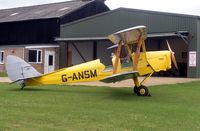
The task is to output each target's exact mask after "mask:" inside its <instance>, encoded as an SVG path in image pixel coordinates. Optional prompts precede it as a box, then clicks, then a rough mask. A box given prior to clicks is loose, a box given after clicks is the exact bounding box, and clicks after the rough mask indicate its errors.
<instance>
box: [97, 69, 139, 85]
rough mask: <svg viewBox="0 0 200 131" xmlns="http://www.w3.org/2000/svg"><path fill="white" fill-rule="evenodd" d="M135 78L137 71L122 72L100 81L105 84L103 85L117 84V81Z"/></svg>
mask: <svg viewBox="0 0 200 131" xmlns="http://www.w3.org/2000/svg"><path fill="white" fill-rule="evenodd" d="M137 76H138V71H131V72H123V73H119V74H114V75H111V76H109V77H106V78H105V79H102V80H100V81H102V82H105V83H111V82H117V81H122V80H126V79H131V78H133V77H137Z"/></svg>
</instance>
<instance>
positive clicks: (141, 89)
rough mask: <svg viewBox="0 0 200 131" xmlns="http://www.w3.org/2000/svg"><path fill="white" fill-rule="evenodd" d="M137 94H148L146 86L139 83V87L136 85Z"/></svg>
mask: <svg viewBox="0 0 200 131" xmlns="http://www.w3.org/2000/svg"><path fill="white" fill-rule="evenodd" d="M137 88H138V89H137V93H136V94H137V95H138V96H150V94H149V90H148V88H147V87H146V86H143V85H141V86H140V87H137Z"/></svg>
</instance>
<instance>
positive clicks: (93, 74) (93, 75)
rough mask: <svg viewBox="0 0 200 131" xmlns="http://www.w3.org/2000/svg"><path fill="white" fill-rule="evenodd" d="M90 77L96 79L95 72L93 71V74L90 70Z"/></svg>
mask: <svg viewBox="0 0 200 131" xmlns="http://www.w3.org/2000/svg"><path fill="white" fill-rule="evenodd" d="M90 77H91V78H92V77H97V70H94V72H93V71H92V70H91V71H90Z"/></svg>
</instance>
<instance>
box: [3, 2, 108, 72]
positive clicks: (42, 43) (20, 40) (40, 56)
mask: <svg viewBox="0 0 200 131" xmlns="http://www.w3.org/2000/svg"><path fill="white" fill-rule="evenodd" d="M108 10H109V8H108V7H107V6H106V5H105V4H104V0H90V1H88V0H72V1H66V2H60V3H51V4H44V5H36V6H28V7H19V8H11V9H3V10H0V71H1V72H2V71H5V66H4V63H5V58H6V56H8V55H15V56H18V57H21V58H22V59H24V60H25V61H27V62H28V63H30V64H31V65H32V66H34V67H35V68H36V69H37V70H38V71H39V72H41V73H48V72H51V71H54V70H55V69H58V68H59V45H58V44H57V43H56V42H55V41H54V38H55V37H59V36H60V26H61V25H62V24H66V23H69V22H73V21H76V20H79V19H82V18H85V17H88V16H92V15H95V14H98V13H102V12H105V11H108Z"/></svg>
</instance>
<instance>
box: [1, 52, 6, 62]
mask: <svg viewBox="0 0 200 131" xmlns="http://www.w3.org/2000/svg"><path fill="white" fill-rule="evenodd" d="M4 55H5V52H4V51H0V64H4Z"/></svg>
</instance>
